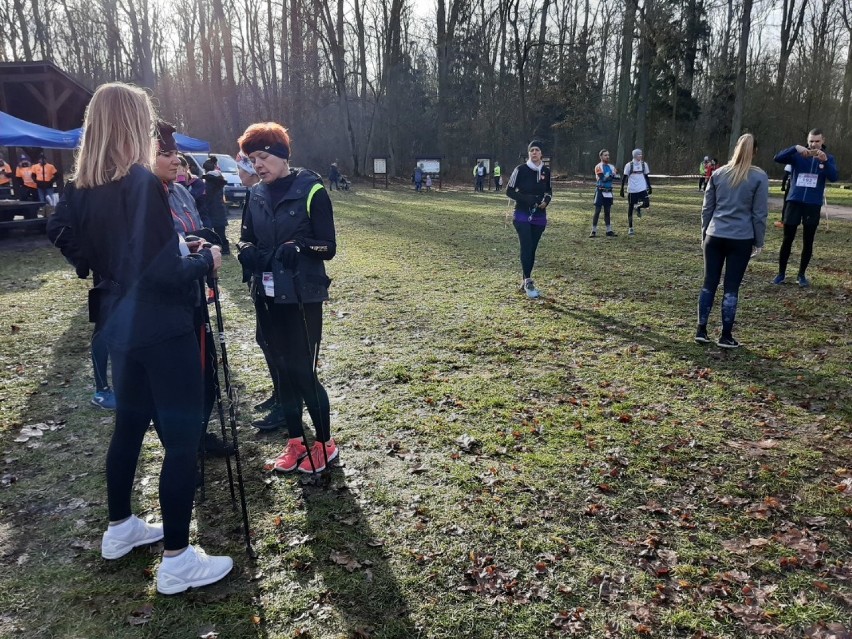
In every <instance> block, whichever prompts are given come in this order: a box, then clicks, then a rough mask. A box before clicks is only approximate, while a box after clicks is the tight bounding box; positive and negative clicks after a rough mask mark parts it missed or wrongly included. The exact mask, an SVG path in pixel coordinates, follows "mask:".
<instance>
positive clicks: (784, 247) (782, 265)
mask: <svg viewBox="0 0 852 639" xmlns="http://www.w3.org/2000/svg"><path fill="white" fill-rule="evenodd" d="M798 227H799V225H798V224H785V225H784V241H783V242H781V250H780V251H779V253H778V272H779V273H781V274H785V273H786V272H787V261H788V260H789V259H790V250H791V249H792V248H793V240H795V239H796V229H797V228H798ZM817 228H818V225H816V224H808V225H805V224H802V258H801V260H800V262H799V275H804V274H805V271H806V270H807V268H808V264H810V262H811V256H812V255H813V254H814V238H815V237H816V232H817Z"/></svg>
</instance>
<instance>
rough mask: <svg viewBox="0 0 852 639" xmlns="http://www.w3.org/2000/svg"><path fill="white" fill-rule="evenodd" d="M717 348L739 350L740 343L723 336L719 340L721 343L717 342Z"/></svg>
mask: <svg viewBox="0 0 852 639" xmlns="http://www.w3.org/2000/svg"><path fill="white" fill-rule="evenodd" d="M716 346H718V347H719V348H739V347H740V343H739V342H738V341H737V340H735V339H734V338H733V337H725V336H722V337H720V338H719V341H718V342H716Z"/></svg>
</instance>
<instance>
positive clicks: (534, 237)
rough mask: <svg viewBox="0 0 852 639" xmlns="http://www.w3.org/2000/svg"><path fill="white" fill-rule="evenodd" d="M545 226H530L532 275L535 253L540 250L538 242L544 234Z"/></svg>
mask: <svg viewBox="0 0 852 639" xmlns="http://www.w3.org/2000/svg"><path fill="white" fill-rule="evenodd" d="M544 228H545V227H544V226H540V225H538V224H530V242H531V246H530V252H531V256H530V274H532V269H533V266H534V265H535V252H536V251H537V250H538V242H539V240H540V239H541V236H542V234H543V233H544Z"/></svg>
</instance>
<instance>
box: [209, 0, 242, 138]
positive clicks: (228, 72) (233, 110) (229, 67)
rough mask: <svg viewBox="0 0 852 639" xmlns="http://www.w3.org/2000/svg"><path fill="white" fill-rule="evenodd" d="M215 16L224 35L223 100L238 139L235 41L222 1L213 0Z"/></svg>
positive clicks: (229, 123) (228, 118)
mask: <svg viewBox="0 0 852 639" xmlns="http://www.w3.org/2000/svg"><path fill="white" fill-rule="evenodd" d="M213 15H214V16H215V18H216V21H217V22H218V24H219V33H221V35H222V58H223V61H224V63H225V86H224V93H223V94H222V98H223V99H224V101H225V105H226V107H227V122H228V128H229V132H230V134H231V135H232V136H233V137H236V136H237V134H238V132H239V131H238V129H239V126H240V111H239V104H238V102H237V97H238V96H237V82H236V77H235V75H234V41H233V38H232V37H231V23H230V21H229V20H228V17H227V16H226V15H225V9H224V7H223V6H222V0H213Z"/></svg>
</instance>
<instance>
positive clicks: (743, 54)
mask: <svg viewBox="0 0 852 639" xmlns="http://www.w3.org/2000/svg"><path fill="white" fill-rule="evenodd" d="M751 6H752V0H743V22H742V30H741V31H740V49H739V55H738V57H737V82H736V90H735V94H734V117H733V118H732V120H731V139H730V142H729V143H728V157H730V156H731V155H732V154H733V152H734V147H735V146H736V145H737V140H738V139H739V137H740V132H741V131H742V128H743V108H744V106H745V87H746V63H747V62H748V40H749V34H750V32H751Z"/></svg>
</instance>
